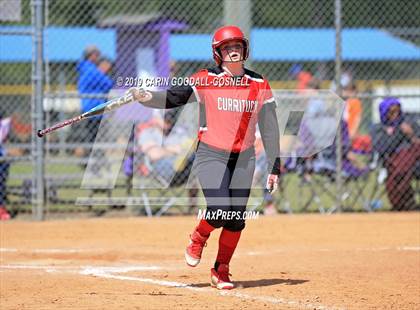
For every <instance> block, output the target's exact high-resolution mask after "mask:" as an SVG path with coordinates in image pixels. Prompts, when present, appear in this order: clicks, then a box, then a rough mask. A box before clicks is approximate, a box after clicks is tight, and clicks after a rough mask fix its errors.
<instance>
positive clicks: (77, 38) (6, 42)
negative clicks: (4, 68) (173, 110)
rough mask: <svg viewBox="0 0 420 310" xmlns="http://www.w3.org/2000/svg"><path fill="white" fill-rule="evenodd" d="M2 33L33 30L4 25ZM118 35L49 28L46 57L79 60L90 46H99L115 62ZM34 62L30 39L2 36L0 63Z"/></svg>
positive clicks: (21, 36) (99, 31)
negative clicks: (32, 60)
mask: <svg viewBox="0 0 420 310" xmlns="http://www.w3.org/2000/svg"><path fill="white" fill-rule="evenodd" d="M0 30H1V31H9V30H13V31H19V30H26V31H28V30H30V28H29V27H20V26H2V27H0ZM116 40H117V37H116V32H115V30H112V29H98V28H93V27H72V28H65V27H48V28H47V29H46V30H45V44H44V55H45V56H47V57H48V60H49V61H52V62H56V61H63V62H65V61H77V60H78V59H80V58H81V57H82V53H83V50H84V49H85V48H86V46H88V45H92V44H93V45H96V46H97V47H98V48H99V49H100V50H101V51H102V53H103V54H104V55H105V56H107V57H108V58H110V59H111V60H115V57H116ZM31 59H32V39H31V36H23V35H0V62H28V61H31Z"/></svg>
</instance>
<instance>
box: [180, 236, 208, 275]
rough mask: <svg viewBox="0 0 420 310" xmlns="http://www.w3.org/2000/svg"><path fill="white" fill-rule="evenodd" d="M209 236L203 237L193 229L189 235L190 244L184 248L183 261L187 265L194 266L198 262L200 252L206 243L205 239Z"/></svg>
mask: <svg viewBox="0 0 420 310" xmlns="http://www.w3.org/2000/svg"><path fill="white" fill-rule="evenodd" d="M208 238H209V236H207V237H204V236H202V235H200V233H199V232H198V231H197V230H194V232H193V233H192V235H190V244H189V245H188V246H187V249H186V250H185V261H186V262H187V265H188V266H191V267H195V266H197V265H198V264H199V263H200V260H201V253H203V248H204V247H205V246H206V245H207V244H206V241H207V239H208Z"/></svg>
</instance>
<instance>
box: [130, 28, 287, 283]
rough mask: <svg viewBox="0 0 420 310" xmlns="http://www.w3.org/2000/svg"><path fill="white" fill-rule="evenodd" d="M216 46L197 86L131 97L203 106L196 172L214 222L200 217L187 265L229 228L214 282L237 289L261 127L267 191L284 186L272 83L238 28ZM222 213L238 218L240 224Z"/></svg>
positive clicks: (162, 104)
mask: <svg viewBox="0 0 420 310" xmlns="http://www.w3.org/2000/svg"><path fill="white" fill-rule="evenodd" d="M212 48H213V58H214V60H215V62H216V66H215V67H213V68H208V69H204V70H201V71H199V72H198V73H196V74H194V75H193V78H194V79H196V81H197V83H194V84H192V85H183V86H174V87H171V88H170V89H169V90H167V91H166V92H151V91H144V92H140V91H138V90H135V89H134V90H131V92H132V93H133V95H134V97H135V98H136V99H137V100H138V101H139V102H141V103H142V104H144V105H146V106H149V107H154V108H175V107H179V106H181V105H184V104H186V103H187V102H188V101H189V98H190V97H192V99H193V100H192V101H195V102H199V105H200V131H199V133H198V139H199V144H198V147H197V151H196V160H195V165H196V166H195V168H196V169H197V174H198V179H199V181H200V184H201V187H202V190H203V193H204V196H205V198H206V202H207V210H206V213H207V215H208V214H211V215H213V216H211V217H208V218H207V217H206V218H207V219H201V220H200V222H199V223H198V225H197V227H195V229H194V231H193V232H192V234H191V235H190V243H189V245H188V246H187V248H186V251H185V259H186V262H187V264H188V265H189V266H192V267H195V266H197V265H198V263H199V262H200V259H201V255H202V251H203V248H204V246H205V245H206V241H207V239H208V238H209V236H210V233H211V232H212V231H213V230H215V229H216V228H220V227H222V232H221V234H220V237H219V249H218V254H217V257H216V260H215V264H214V268H212V269H211V284H212V286H214V287H216V288H218V289H232V288H233V287H234V284H233V283H232V281H231V280H230V278H229V263H230V260H231V258H232V255H233V253H234V251H235V248H236V246H237V244H238V241H239V238H240V235H241V231H242V230H243V229H244V228H245V220H244V218H243V212H244V211H245V210H246V205H247V202H248V198H249V195H250V188H251V183H252V177H253V173H254V167H255V151H254V142H255V131H256V125H257V124H258V126H259V129H260V132H261V136H262V140H263V144H264V148H265V151H266V153H267V157H268V161H269V165H268V167H269V175H268V179H267V189H268V190H269V191H271V192H273V191H274V190H275V189H276V188H277V183H278V178H279V174H280V160H279V152H280V146H279V129H278V123H277V117H276V112H275V101H274V98H273V95H272V92H271V89H270V86H269V84H268V81H267V80H266V79H265V78H263V77H262V76H261V75H259V74H258V73H255V72H253V71H251V70H248V69H246V68H245V67H244V62H245V60H246V59H247V58H248V53H249V44H248V40H247V39H246V38H245V36H244V34H243V33H242V31H241V30H240V29H239V28H238V27H236V26H226V27H222V28H220V29H218V30H217V31H216V32H215V34H214V36H213V42H212ZM232 81H233V82H232ZM235 81H236V82H235ZM218 211H225V212H231V213H234V218H229V216H226V213H224V214H222V213H221V212H219V213H218ZM232 211H233V212H232ZM217 214H222V216H217Z"/></svg>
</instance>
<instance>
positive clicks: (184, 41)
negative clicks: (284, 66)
mask: <svg viewBox="0 0 420 310" xmlns="http://www.w3.org/2000/svg"><path fill="white" fill-rule="evenodd" d="M19 29H23V30H29V29H30V28H29V27H20V26H1V27H0V30H2V31H3V30H19ZM45 34H46V36H45V38H46V44H45V55H46V56H47V57H48V59H49V61H52V62H56V61H63V62H64V61H77V60H78V59H80V57H81V55H82V52H83V50H84V48H85V47H86V46H88V45H91V44H94V45H96V46H98V48H99V49H100V50H101V51H102V52H103V54H104V55H106V56H108V57H109V58H111V59H112V60H115V57H116V31H115V30H114V29H98V28H94V27H71V28H69V27H67V28H66V27H48V28H47V29H46V31H45ZM169 43H170V55H171V59H173V60H175V61H210V60H211V57H212V53H211V47H210V46H211V35H208V34H173V35H171V37H170V41H169ZM334 43H335V34H334V29H303V28H299V29H298V28H292V29H269V28H258V29H254V30H252V31H251V57H252V59H253V60H254V61H331V60H334V58H335V47H334ZM31 58H32V45H31V37H30V36H18V35H0V62H28V61H30V60H31ZM343 59H344V60H347V61H390V60H420V47H418V46H416V45H414V44H412V43H410V42H407V41H404V40H402V39H400V38H398V37H395V36H392V35H391V34H389V33H388V32H386V31H382V30H378V29H371V28H361V29H344V30H343Z"/></svg>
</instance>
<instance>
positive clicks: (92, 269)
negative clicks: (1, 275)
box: [0, 265, 343, 310]
mask: <svg viewBox="0 0 420 310" xmlns="http://www.w3.org/2000/svg"><path fill="white" fill-rule="evenodd" d="M7 269H12V270H16V269H22V270H25V269H26V270H43V271H45V272H47V273H56V272H72V273H78V274H80V275H85V276H95V277H100V278H105V279H114V280H122V281H137V282H142V283H148V284H152V285H158V286H164V287H174V288H181V289H187V290H191V291H196V292H200V293H210V294H219V295H222V296H229V297H235V298H239V299H241V300H244V299H245V300H253V301H258V302H264V303H271V304H277V305H286V306H289V307H293V308H298V309H319V310H335V309H343V308H338V307H328V306H324V305H321V304H312V303H309V302H299V301H295V300H288V299H286V298H279V297H271V296H260V295H251V294H246V293H240V292H237V291H236V292H235V291H219V290H216V289H214V288H202V287H195V286H193V285H191V284H187V283H182V282H175V281H166V280H157V279H150V278H144V277H133V276H125V275H116V274H115V273H119V274H121V273H128V272H135V271H156V270H162V269H163V268H162V267H159V266H146V265H133V266H55V265H0V271H1V272H3V271H4V270H7ZM166 269H167V268H165V270H166Z"/></svg>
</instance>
